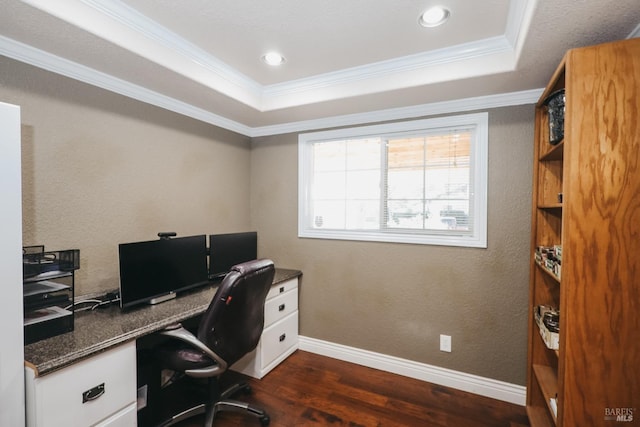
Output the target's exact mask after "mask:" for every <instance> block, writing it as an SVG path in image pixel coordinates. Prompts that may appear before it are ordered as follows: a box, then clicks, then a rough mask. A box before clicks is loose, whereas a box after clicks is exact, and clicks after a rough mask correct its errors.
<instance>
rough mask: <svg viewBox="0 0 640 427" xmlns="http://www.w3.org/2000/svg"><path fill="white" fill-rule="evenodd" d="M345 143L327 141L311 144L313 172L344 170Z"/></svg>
mask: <svg viewBox="0 0 640 427" xmlns="http://www.w3.org/2000/svg"><path fill="white" fill-rule="evenodd" d="M346 146H347V144H346V141H327V142H321V143H316V144H313V170H314V171H315V172H319V171H335V170H344V168H345V163H346Z"/></svg>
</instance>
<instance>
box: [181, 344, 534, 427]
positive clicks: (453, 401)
mask: <svg viewBox="0 0 640 427" xmlns="http://www.w3.org/2000/svg"><path fill="white" fill-rule="evenodd" d="M224 378H225V380H224V383H227V382H228V381H237V380H239V379H240V380H242V379H245V377H244V376H241V375H240V374H236V373H233V372H229V373H227V374H225V376H224ZM248 382H249V384H250V385H251V387H252V389H253V392H252V394H250V395H248V396H247V395H243V394H240V395H238V396H237V399H238V400H242V401H245V402H250V403H253V404H255V406H259V407H261V408H263V409H265V410H266V411H267V412H268V414H269V416H270V417H271V424H270V425H271V426H273V427H289V426H291V427H293V426H296V427H298V426H353V427H356V426H366V427H369V426H394V427H395V426H452V427H467V426H477V427H489V426H504V427H520V426H528V425H529V423H528V421H527V416H526V413H525V409H524V407H521V406H518V405H513V404H509V403H505V402H501V401H498V400H493V399H489V398H486V397H482V396H478V395H474V394H470V393H465V392H462V391H458V390H454V389H450V388H447V387H442V386H439V385H434V384H430V383H426V382H423V381H419V380H414V379H410V378H406V377H403V376H399V375H395V374H390V373H387V372H382V371H378V370H375V369H370V368H366V367H363V366H359V365H355V364H352V363H348V362H343V361H339V360H336V359H331V358H328V357H323V356H319V355H316V354H313V353H308V352H304V351H300V350H298V351H297V352H296V353H294V354H293V355H292V356H291V357H289V358H288V359H287V360H286V361H285V362H283V363H282V364H281V365H280V366H278V367H277V368H276V369H274V370H273V371H271V372H270V373H269V374H268V375H267V376H266V377H264V378H263V379H262V380H255V379H252V378H249V379H248ZM223 386H224V384H223ZM201 425H202V417H197V418H192V419H191V420H187V421H184V422H182V423H180V424H179V426H180V427H199V426H201ZM214 425H215V426H216V427H230V426H256V427H259V426H260V422H259V421H258V419H257V418H253V417H249V416H246V415H242V414H237V413H232V412H222V413H220V414H219V415H218V416H217V417H216V421H215V423H214Z"/></svg>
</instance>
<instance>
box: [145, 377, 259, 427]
mask: <svg viewBox="0 0 640 427" xmlns="http://www.w3.org/2000/svg"><path fill="white" fill-rule="evenodd" d="M239 391H244V392H245V393H250V392H251V387H250V386H249V385H248V384H246V383H238V384H234V385H232V386H231V387H229V388H228V389H227V390H225V391H224V392H223V393H221V394H220V398H219V399H218V400H215V401H213V402H210V403H206V404H205V403H201V404H199V405H196V406H194V407H192V408H189V409H186V410H184V411H182V412H180V413H179V414H176V415H174V416H172V417H171V418H169V419H167V420H165V421H163V422H162V423H160V424H158V427H169V426H172V425H175V424H177V423H179V422H181V421H184V420H186V419H189V418H191V417H195V416H197V415H202V414H205V421H204V426H205V427H212V426H213V420H214V419H215V417H216V414H217V413H218V412H221V411H229V412H239V413H243V414H248V415H252V416H254V417H257V418H259V421H260V424H261V425H262V426H268V425H269V423H270V422H271V418H269V415H268V414H267V413H266V412H265V411H264V410H262V409H260V408H256V407H255V406H251V405H250V404H248V403H246V402H240V401H237V400H233V399H229V397H231V396H232V395H234V394H236V393H237V392H239Z"/></svg>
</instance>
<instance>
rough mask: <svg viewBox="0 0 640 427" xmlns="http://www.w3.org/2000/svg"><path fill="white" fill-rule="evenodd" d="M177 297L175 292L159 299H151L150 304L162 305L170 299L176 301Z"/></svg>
mask: <svg viewBox="0 0 640 427" xmlns="http://www.w3.org/2000/svg"><path fill="white" fill-rule="evenodd" d="M175 297H176V293H175V292H171V293H168V294H166V295H162V296H159V297H155V298H151V299H150V300H149V304H151V305H153V304H160V303H161V302H165V301H169V300H170V299H174V298H175Z"/></svg>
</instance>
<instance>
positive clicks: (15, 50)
mask: <svg viewBox="0 0 640 427" xmlns="http://www.w3.org/2000/svg"><path fill="white" fill-rule="evenodd" d="M0 54H1V55H4V56H7V57H9V58H13V59H15V60H17V61H21V62H24V63H26V64H30V65H33V66H35V67H38V68H42V69H44V70H47V71H51V72H53V73H56V74H60V75H62V76H65V77H69V78H71V79H74V80H78V81H81V82H84V83H87V84H90V85H92V86H96V87H99V88H102V89H105V90H108V91H110V92H115V93H118V94H120V95H124V96H126V97H129V98H132V99H135V100H138V101H141V102H144V103H147V104H151V105H155V106H156V107H160V108H163V109H165V110H169V111H173V112H174V113H178V114H182V115H185V116H188V117H191V118H194V119H197V120H200V121H203V122H205V123H209V124H212V125H215V126H219V127H221V128H224V129H227V130H230V131H233V132H237V133H240V134H242V135H246V136H249V135H250V134H251V132H252V130H251V128H250V127H249V126H246V125H243V124H241V123H238V122H236V121H233V120H229V119H227V118H226V117H222V116H220V115H217V114H213V113H211V112H209V111H206V110H203V109H201V108H198V107H195V106H193V105H190V104H187V103H186V102H183V101H179V100H177V99H174V98H171V97H169V96H166V95H163V94H161V93H158V92H154V91H152V90H149V89H146V88H144V87H142V86H138V85H135V84H133V83H130V82H127V81H125V80H122V79H119V78H117V77H114V76H111V75H109V74H106V73H103V72H100V71H97V70H94V69H92V68H89V67H86V66H84V65H80V64H78V63H75V62H72V61H69V60H67V59H64V58H61V57H59V56H56V55H53V54H50V53H48V52H45V51H42V50H40V49H36V48H34V47H32V46H29V45H26V44H24V43H20V42H18V41H15V40H12V39H10V38H8V37H4V36H0Z"/></svg>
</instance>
